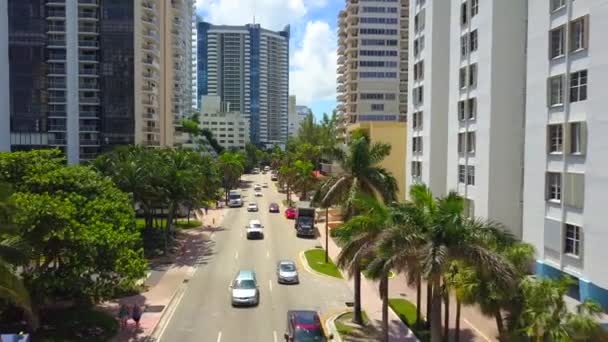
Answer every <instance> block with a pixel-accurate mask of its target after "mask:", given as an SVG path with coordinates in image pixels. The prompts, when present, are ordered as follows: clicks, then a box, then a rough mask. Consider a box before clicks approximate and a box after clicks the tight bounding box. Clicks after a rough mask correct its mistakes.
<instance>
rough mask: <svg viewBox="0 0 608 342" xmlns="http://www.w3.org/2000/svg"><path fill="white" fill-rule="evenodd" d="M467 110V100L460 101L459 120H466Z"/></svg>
mask: <svg viewBox="0 0 608 342" xmlns="http://www.w3.org/2000/svg"><path fill="white" fill-rule="evenodd" d="M465 112H466V102H465V101H464V100H463V101H458V120H460V121H464V119H465Z"/></svg>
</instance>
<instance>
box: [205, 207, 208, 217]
mask: <svg viewBox="0 0 608 342" xmlns="http://www.w3.org/2000/svg"><path fill="white" fill-rule="evenodd" d="M208 211H209V206H208V205H206V206H205V215H207V212H208Z"/></svg>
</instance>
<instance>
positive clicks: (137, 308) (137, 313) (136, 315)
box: [131, 303, 141, 329]
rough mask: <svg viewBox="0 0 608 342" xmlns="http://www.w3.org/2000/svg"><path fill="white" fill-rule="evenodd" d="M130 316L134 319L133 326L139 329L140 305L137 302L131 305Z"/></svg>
mask: <svg viewBox="0 0 608 342" xmlns="http://www.w3.org/2000/svg"><path fill="white" fill-rule="evenodd" d="M131 318H133V321H135V328H136V329H139V320H140V319H141V307H140V306H139V304H137V303H136V304H135V305H133V310H132V311H131Z"/></svg>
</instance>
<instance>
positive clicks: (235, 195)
mask: <svg viewBox="0 0 608 342" xmlns="http://www.w3.org/2000/svg"><path fill="white" fill-rule="evenodd" d="M239 198H241V195H240V194H230V199H239Z"/></svg>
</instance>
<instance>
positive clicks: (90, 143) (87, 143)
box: [80, 139, 100, 146]
mask: <svg viewBox="0 0 608 342" xmlns="http://www.w3.org/2000/svg"><path fill="white" fill-rule="evenodd" d="M99 145H100V141H99V139H80V146H99Z"/></svg>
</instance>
